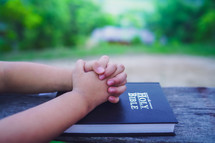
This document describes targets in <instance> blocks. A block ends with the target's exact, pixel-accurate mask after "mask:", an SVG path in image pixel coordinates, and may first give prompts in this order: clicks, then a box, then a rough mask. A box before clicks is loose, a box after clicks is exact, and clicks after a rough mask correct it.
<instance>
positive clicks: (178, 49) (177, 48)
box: [0, 44, 215, 61]
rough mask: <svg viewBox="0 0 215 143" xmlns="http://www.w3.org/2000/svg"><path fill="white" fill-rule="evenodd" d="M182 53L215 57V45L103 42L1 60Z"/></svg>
mask: <svg viewBox="0 0 215 143" xmlns="http://www.w3.org/2000/svg"><path fill="white" fill-rule="evenodd" d="M137 53H138V54H141V53H144V54H147V53H148V54H182V55H197V56H206V57H215V46H214V45H206V44H189V45H185V44H180V45H119V44H101V45H98V46H96V47H94V48H92V49H86V48H83V47H70V48H68V47H67V48H66V47H62V48H53V49H45V50H41V51H38V50H31V51H20V52H12V53H0V60H6V61H22V60H34V59H45V60H46V59H58V58H83V57H86V56H96V55H103V54H106V55H120V54H137Z"/></svg>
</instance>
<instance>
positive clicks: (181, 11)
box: [144, 0, 215, 44]
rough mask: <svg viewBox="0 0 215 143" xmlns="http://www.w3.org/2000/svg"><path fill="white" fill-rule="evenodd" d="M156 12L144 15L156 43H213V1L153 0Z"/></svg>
mask: <svg viewBox="0 0 215 143" xmlns="http://www.w3.org/2000/svg"><path fill="white" fill-rule="evenodd" d="M154 2H155V5H156V8H155V12H154V13H146V14H145V15H144V19H145V20H146V27H148V28H149V29H151V30H152V31H154V32H155V33H156V36H157V39H159V38H161V37H162V36H166V37H167V38H168V39H169V41H171V42H173V43H174V42H179V43H181V42H183V43H193V42H201V43H208V42H209V43H211V42H212V43H213V44H214V43H215V1H214V0H193V1H191V0H162V1H161V0H155V1H154Z"/></svg>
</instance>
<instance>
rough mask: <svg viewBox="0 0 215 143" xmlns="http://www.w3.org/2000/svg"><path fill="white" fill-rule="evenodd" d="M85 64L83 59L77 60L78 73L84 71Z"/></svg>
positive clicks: (76, 68)
mask: <svg viewBox="0 0 215 143" xmlns="http://www.w3.org/2000/svg"><path fill="white" fill-rule="evenodd" d="M84 65H85V62H84V61H83V60H81V59H80V60H78V61H77V62H76V65H75V70H76V71H77V72H78V73H84Z"/></svg>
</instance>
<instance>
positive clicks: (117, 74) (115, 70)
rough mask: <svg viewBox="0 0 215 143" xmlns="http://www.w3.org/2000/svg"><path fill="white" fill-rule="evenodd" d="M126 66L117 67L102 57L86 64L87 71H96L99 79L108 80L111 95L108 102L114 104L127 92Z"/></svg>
mask: <svg viewBox="0 0 215 143" xmlns="http://www.w3.org/2000/svg"><path fill="white" fill-rule="evenodd" d="M124 70H125V67H124V65H116V64H113V63H110V62H109V57H108V56H102V57H101V58H100V59H99V60H98V61H90V62H86V64H85V71H86V72H88V71H94V72H95V73H97V74H98V75H99V79H100V80H103V79H107V78H108V81H107V85H108V86H109V88H108V93H109V95H111V96H110V97H109V98H108V100H109V101H110V102H112V103H117V102H118V101H119V96H120V95H121V94H122V93H123V92H124V91H125V90H126V86H125V84H126V82H127V80H126V79H127V75H126V73H125V71H124Z"/></svg>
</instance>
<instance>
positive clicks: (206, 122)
mask: <svg viewBox="0 0 215 143" xmlns="http://www.w3.org/2000/svg"><path fill="white" fill-rule="evenodd" d="M163 90H164V93H165V94H166V96H167V99H168V101H169V103H170V105H171V107H172V108H173V111H174V113H175V115H176V117H177V119H178V121H179V124H177V125H176V128H175V133H176V135H175V136H142V137H141V136H139V137H62V136H61V137H58V138H57V139H58V140H64V141H72V142H108V143H110V142H215V88H181V87H180V88H175V87H171V88H163ZM52 98H53V96H41V97H38V96H36V95H30V96H29V95H14V94H11V95H6V94H1V95H0V118H4V117H6V116H9V115H11V114H14V113H17V112H20V111H23V110H25V109H28V108H31V107H34V106H36V105H39V104H41V103H43V102H46V101H48V100H50V99H52Z"/></svg>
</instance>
